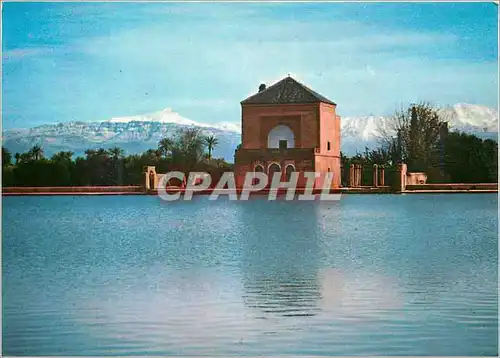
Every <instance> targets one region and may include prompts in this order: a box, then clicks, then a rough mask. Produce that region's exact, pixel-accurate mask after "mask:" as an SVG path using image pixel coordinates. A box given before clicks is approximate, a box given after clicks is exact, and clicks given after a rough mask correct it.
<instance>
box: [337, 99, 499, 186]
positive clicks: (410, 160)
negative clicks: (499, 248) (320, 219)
mask: <svg viewBox="0 0 500 358" xmlns="http://www.w3.org/2000/svg"><path fill="white" fill-rule="evenodd" d="M393 120H394V121H393V127H392V128H390V130H389V131H388V132H386V133H383V138H382V142H381V145H380V147H379V148H376V149H374V150H368V149H365V152H364V153H363V154H361V153H357V154H356V155H354V156H352V157H350V158H349V157H345V156H344V155H343V154H342V153H341V162H342V171H343V175H342V178H343V179H342V180H343V183H347V178H348V173H349V165H350V164H361V165H362V166H363V184H364V185H370V183H371V181H372V179H371V176H372V168H373V164H378V165H384V167H385V168H386V172H385V173H386V175H385V178H386V181H385V182H386V184H388V182H389V181H390V180H391V179H392V178H391V175H388V174H389V173H392V172H395V170H396V165H397V164H398V163H406V164H407V165H408V171H410V172H419V171H422V172H425V173H427V178H428V179H427V180H428V182H429V183H436V182H450V183H495V182H497V180H498V143H497V142H496V141H493V140H490V139H488V140H482V139H480V138H478V137H476V136H474V135H468V134H464V133H448V129H447V128H448V127H447V122H446V119H445V118H442V117H440V115H439V113H438V112H437V111H436V110H435V109H433V108H432V107H431V106H430V105H428V104H426V103H420V104H415V105H412V106H410V107H409V108H407V109H405V110H402V111H399V112H397V113H396V114H395V115H394V117H393ZM392 133H396V136H394V135H393V134H392Z"/></svg>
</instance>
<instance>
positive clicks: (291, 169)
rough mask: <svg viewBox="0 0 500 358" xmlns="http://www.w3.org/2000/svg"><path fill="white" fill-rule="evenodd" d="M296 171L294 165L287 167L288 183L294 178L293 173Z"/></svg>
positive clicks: (286, 178)
mask: <svg viewBox="0 0 500 358" xmlns="http://www.w3.org/2000/svg"><path fill="white" fill-rule="evenodd" d="M294 171H295V166H294V165H293V164H288V165H287V166H286V167H285V180H286V181H287V182H288V181H290V178H291V176H292V173H293V172H294Z"/></svg>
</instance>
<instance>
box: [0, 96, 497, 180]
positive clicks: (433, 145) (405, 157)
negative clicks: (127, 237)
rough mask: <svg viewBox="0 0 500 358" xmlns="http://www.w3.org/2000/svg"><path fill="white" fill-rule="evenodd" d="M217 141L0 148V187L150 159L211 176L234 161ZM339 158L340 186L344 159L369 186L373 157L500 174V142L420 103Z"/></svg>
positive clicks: (122, 171) (134, 166)
mask: <svg viewBox="0 0 500 358" xmlns="http://www.w3.org/2000/svg"><path fill="white" fill-rule="evenodd" d="M217 144H218V140H217V138H216V137H214V136H205V135H204V134H203V132H201V131H200V130H199V129H194V128H189V129H181V130H179V131H178V132H177V133H176V134H175V135H174V137H172V138H163V139H162V140H160V142H159V143H158V147H157V148H156V149H149V150H147V151H146V152H144V153H142V154H132V155H128V156H125V155H124V151H123V150H122V149H121V148H119V147H114V148H111V149H108V150H105V149H102V148H101V149H88V150H86V151H85V156H78V157H76V158H75V159H73V157H74V153H73V152H70V151H62V152H58V153H56V154H54V155H53V156H52V157H51V158H45V156H44V153H43V148H42V147H41V146H39V145H35V146H33V147H32V148H31V149H30V150H29V151H28V152H26V153H15V155H14V156H12V154H11V153H10V152H9V150H8V149H6V148H3V147H2V179H3V186H83V185H96V186H98V185H103V186H104V185H140V184H142V183H143V181H144V177H143V173H144V167H145V166H149V165H151V166H156V168H157V170H158V171H159V172H167V171H171V170H177V171H182V172H184V173H186V174H187V173H189V172H190V171H204V172H209V173H212V175H214V174H215V175H216V173H219V174H220V173H221V172H224V171H230V170H232V164H230V163H227V162H225V161H224V160H223V159H213V158H212V152H213V149H214V148H215V147H216V146H217ZM341 163H342V171H343V175H342V177H343V178H342V182H343V184H344V185H346V184H347V180H348V179H347V175H348V173H349V170H348V168H349V165H350V164H361V165H362V166H363V168H364V170H365V172H364V175H363V185H371V181H372V175H371V172H372V168H373V164H378V165H383V166H384V167H385V168H386V175H385V178H386V184H387V185H390V180H391V178H392V177H393V175H391V172H393V171H395V170H396V167H397V164H399V163H406V164H407V165H408V171H410V172H425V173H427V175H428V182H430V183H438V182H450V183H490V182H497V180H498V143H497V142H496V141H494V140H491V139H486V140H483V139H481V138H478V137H477V136H474V135H470V134H465V133H457V132H448V128H447V119H446V118H443V117H442V115H441V114H440V113H439V112H438V111H437V110H436V109H434V108H433V107H432V106H430V105H429V104H427V103H418V104H413V105H411V106H409V107H408V108H404V109H402V110H400V111H398V112H396V113H395V115H394V117H393V120H392V121H391V125H390V127H389V128H385V129H380V137H379V145H378V147H376V148H374V149H365V151H364V153H359V152H358V153H356V155H353V156H351V157H349V156H345V155H344V154H343V153H341Z"/></svg>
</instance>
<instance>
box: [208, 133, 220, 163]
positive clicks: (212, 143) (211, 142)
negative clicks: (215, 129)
mask: <svg viewBox="0 0 500 358" xmlns="http://www.w3.org/2000/svg"><path fill="white" fill-rule="evenodd" d="M205 143H206V144H207V147H208V160H211V159H212V150H213V149H214V148H215V146H216V145H217V144H219V140H218V139H217V138H216V137H214V136H213V135H211V136H208V137H206V138H205Z"/></svg>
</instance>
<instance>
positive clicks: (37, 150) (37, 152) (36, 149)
mask: <svg viewBox="0 0 500 358" xmlns="http://www.w3.org/2000/svg"><path fill="white" fill-rule="evenodd" d="M28 153H29V154H30V156H31V158H34V159H35V160H39V159H41V158H43V148H42V147H41V146H40V145H39V144H35V145H34V146H33V147H32V148H31V149H30V150H29V152H28Z"/></svg>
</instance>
